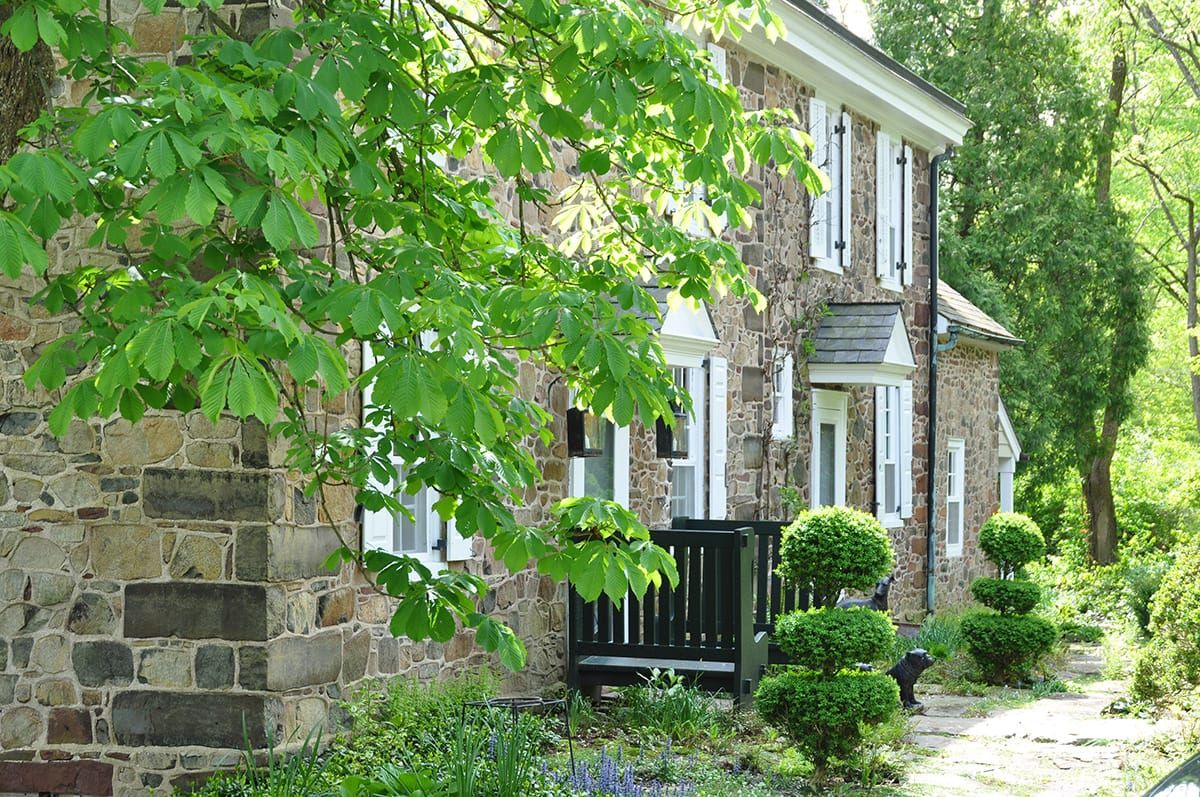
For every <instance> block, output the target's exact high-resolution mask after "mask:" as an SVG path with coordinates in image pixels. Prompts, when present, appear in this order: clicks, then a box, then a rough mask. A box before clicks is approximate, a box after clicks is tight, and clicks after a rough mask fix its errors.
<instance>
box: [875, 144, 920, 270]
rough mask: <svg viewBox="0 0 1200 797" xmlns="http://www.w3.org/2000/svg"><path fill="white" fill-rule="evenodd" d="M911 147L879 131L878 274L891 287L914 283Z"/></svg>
mask: <svg viewBox="0 0 1200 797" xmlns="http://www.w3.org/2000/svg"><path fill="white" fill-rule="evenodd" d="M912 160H913V157H912V148H911V147H909V146H907V145H905V144H904V142H903V141H902V140H901V139H900V138H898V137H895V136H892V135H890V134H888V133H885V132H883V131H880V133H879V135H878V137H877V138H876V141H875V164H876V171H875V275H876V276H877V277H878V278H879V284H880V285H882V286H883V287H885V288H890V289H892V290H897V291H899V290H903V289H904V286H906V285H912V282H913V275H912V265H913V257H912V250H913V235H912V230H913V199H912V196H913V193H912Z"/></svg>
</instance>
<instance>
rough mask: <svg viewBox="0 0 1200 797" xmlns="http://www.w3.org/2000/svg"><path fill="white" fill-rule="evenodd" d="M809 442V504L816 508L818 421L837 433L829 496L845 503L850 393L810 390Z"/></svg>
mask: <svg viewBox="0 0 1200 797" xmlns="http://www.w3.org/2000/svg"><path fill="white" fill-rule="evenodd" d="M812 406H813V412H812V441H811V450H810V454H809V481H808V491H809V504H810V505H811V506H812V507H813V508H814V509H816V508H817V507H819V506H821V503H820V494H821V491H820V489H819V486H820V484H819V482H820V478H821V467H820V461H819V457H818V455H817V451H818V448H819V445H820V442H819V434H820V430H821V424H822V423H832V424H833V425H834V428H835V433H836V434H837V446H836V447H835V449H834V457H835V458H834V466H833V499H834V501H833V502H834V505H835V506H845V505H846V425H847V424H846V418H847V415H848V410H849V406H850V395H849V394H848V393H842V392H840V391H836V390H814V391H813V392H812Z"/></svg>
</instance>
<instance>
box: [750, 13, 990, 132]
mask: <svg viewBox="0 0 1200 797" xmlns="http://www.w3.org/2000/svg"><path fill="white" fill-rule="evenodd" d="M771 7H772V10H773V11H775V12H776V13H777V14H779V16H780V17H781V18H782V19H783V23H784V26H785V28H786V29H787V35H786V36H784V37H782V38H780V39H779V40H777V41H775V42H773V43H772V42H769V41H768V40H767V38H766V35H765V34H764V32H763V29H762V28H761V27H757V28H755V29H754V30H753V31H751V32H750V33H748V34H746V36H744V37H743V38H742V40H741V41H740V42H739V44H740V46H742V47H744V48H745V49H747V50H749V51H750V52H751V53H753V54H754V55H756V56H758V57H759V58H762V59H763V60H764V61H766V62H768V63H771V64H774V65H776V66H779V67H780V68H782V69H784V70H785V71H787V72H790V73H791V74H792V75H794V76H795V77H796V78H798V79H799V80H801V81H802V82H804V83H805V84H807V85H809V86H811V87H812V88H813V89H814V90H815V91H817V92H818V93H820V94H821V95H822V96H829V97H837V98H839V100H840V101H841V102H844V103H845V104H846V105H848V106H849V107H850V108H852V109H854V110H856V111H858V112H859V113H861V114H863V115H864V116H867V117H868V118H870V119H872V120H873V121H875V122H877V123H878V124H879V125H880V126H881V127H887V128H888V129H889V130H893V131H895V132H896V133H899V134H900V135H901V136H902V137H903V138H904V139H905V140H907V141H910V142H912V143H913V144H916V145H917V146H918V147H921V148H922V149H926V150H929V151H930V152H931V153H937V152H941V151H942V150H944V149H945V147H946V145H948V144H949V145H956V144H961V143H962V140H963V136H964V135H965V134H966V132H967V130H969V129H970V127H971V122H970V120H969V119H967V117H966V116H964V115H963V114H962V113H960V112H959V111H957V110H955V109H953V108H951V107H949V106H947V105H945V104H944V103H942V102H939V101H938V100H937V99H935V98H934V97H933V96H931V95H930V94H929V93H928V92H927V91H925V90H924V89H922V88H920V87H919V86H917V85H915V84H914V83H912V82H910V81H909V80H907V79H905V78H904V77H903V76H901V75H900V74H897V73H896V72H894V71H892V70H891V69H888V68H887V67H886V66H884V65H883V64H881V63H879V61H877V60H875V59H873V58H871V57H870V56H868V55H867V54H866V53H864V52H863V51H862V50H860V49H858V48H857V47H855V46H854V45H852V44H851V43H850V42H848V41H846V40H845V39H843V38H840V37H839V36H837V35H836V34H834V33H833V32H832V31H830V30H829V29H828V28H826V27H824V26H822V25H820V24H819V23H818V22H817V21H816V20H815V19H813V18H812V17H811V16H809V15H808V14H806V13H804V12H803V11H802V10H800V9H798V8H796V7H795V6H793V5H791V4H790V3H788V2H787V1H786V0H774V2H772V3H771Z"/></svg>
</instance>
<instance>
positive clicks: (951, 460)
mask: <svg viewBox="0 0 1200 797" xmlns="http://www.w3.org/2000/svg"><path fill="white" fill-rule="evenodd" d="M946 449H947V450H946V555H947V556H962V551H963V484H964V482H965V481H966V443H965V442H963V440H961V439H956V438H951V439H950V440H948V441H947V443H946Z"/></svg>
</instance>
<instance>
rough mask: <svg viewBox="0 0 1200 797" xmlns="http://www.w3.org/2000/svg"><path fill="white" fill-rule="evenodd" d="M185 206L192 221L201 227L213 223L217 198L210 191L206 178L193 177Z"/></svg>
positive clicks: (195, 175) (196, 175)
mask: <svg viewBox="0 0 1200 797" xmlns="http://www.w3.org/2000/svg"><path fill="white" fill-rule="evenodd" d="M184 204H185V206H186V207H187V214H188V216H190V217H191V219H192V221H194V222H196V223H197V224H201V225H208V224H209V223H211V222H212V220H213V215H214V214H215V213H216V211H217V198H216V197H215V196H213V195H212V192H211V191H210V190H209V189H208V185H207V184H206V183H205V182H204V178H202V177H201V176H200V175H198V174H194V175H192V180H191V182H190V183H189V184H188V191H187V198H186V199H185V200H184Z"/></svg>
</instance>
